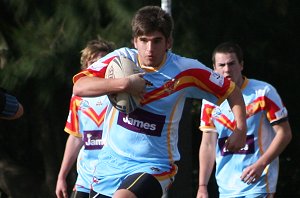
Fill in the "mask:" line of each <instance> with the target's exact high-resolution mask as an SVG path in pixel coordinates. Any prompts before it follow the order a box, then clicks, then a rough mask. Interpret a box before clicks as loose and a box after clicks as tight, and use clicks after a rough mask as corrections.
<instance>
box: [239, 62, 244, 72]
mask: <svg viewBox="0 0 300 198" xmlns="http://www.w3.org/2000/svg"><path fill="white" fill-rule="evenodd" d="M240 65H241V71H243V69H244V61H242V62H241V64H240Z"/></svg>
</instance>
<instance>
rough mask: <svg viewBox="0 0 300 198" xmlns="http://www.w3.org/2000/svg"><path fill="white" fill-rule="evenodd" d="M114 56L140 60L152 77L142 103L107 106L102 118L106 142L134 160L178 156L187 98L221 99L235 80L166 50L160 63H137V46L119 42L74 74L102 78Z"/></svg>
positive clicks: (167, 159) (164, 159)
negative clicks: (124, 109) (127, 108)
mask: <svg viewBox="0 0 300 198" xmlns="http://www.w3.org/2000/svg"><path fill="white" fill-rule="evenodd" d="M116 56H125V57H127V58H129V59H131V60H132V61H134V62H135V63H136V64H137V65H138V66H140V67H141V68H142V69H143V70H144V71H145V72H146V74H145V75H144V78H145V79H146V80H147V81H148V82H150V83H148V85H147V86H146V94H145V95H144V99H143V100H142V101H141V106H140V107H139V108H138V109H136V110H135V111H133V112H132V113H130V114H128V115H126V114H124V113H121V112H119V111H117V110H116V109H115V108H112V107H111V106H110V107H109V108H108V111H107V114H106V118H105V121H104V129H103V130H104V131H105V132H107V133H108V132H109V134H110V135H109V137H108V140H107V144H108V145H109V146H110V147H111V148H112V149H113V150H114V152H116V153H117V154H119V155H120V156H123V157H127V158H130V159H133V160H136V161H138V162H150V163H151V162H155V163H163V164H172V163H173V162H174V161H177V160H179V159H180V154H179V151H178V148H177V142H178V125H179V121H180V119H181V115H182V111H183V106H184V103H185V99H186V98H188V97H191V98H198V99H202V98H205V99H207V100H208V101H211V102H213V103H215V104H220V103H221V102H222V101H223V100H224V99H225V98H226V97H227V96H228V95H229V94H230V93H231V91H232V90H233V89H234V86H235V84H234V83H232V82H230V81H229V80H227V79H224V78H223V77H222V76H220V75H219V74H217V73H215V72H213V71H212V70H211V69H209V68H208V67H206V66H204V65H203V64H201V63H200V62H199V61H197V60H194V59H189V58H184V57H180V56H178V55H176V54H173V53H171V52H167V53H166V55H165V58H164V61H163V62H162V63H161V65H160V66H159V67H158V68H152V67H151V68H149V67H143V66H142V65H140V64H139V60H138V55H137V51H136V50H135V49H129V48H121V49H118V50H115V51H114V52H112V53H110V54H108V55H107V56H105V57H103V58H101V59H99V60H98V61H97V62H95V63H93V64H92V65H91V66H90V67H89V68H88V69H87V70H85V71H82V72H80V73H78V74H77V75H75V76H74V78H73V80H74V82H75V81H76V80H77V79H78V78H80V77H82V76H97V77H100V78H104V75H105V71H106V68H107V65H108V64H109V63H110V61H112V60H113V58H114V57H116Z"/></svg>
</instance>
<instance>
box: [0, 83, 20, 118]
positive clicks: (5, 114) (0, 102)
mask: <svg viewBox="0 0 300 198" xmlns="http://www.w3.org/2000/svg"><path fill="white" fill-rule="evenodd" d="M23 113H24V109H23V106H22V104H21V103H20V102H19V101H18V99H17V98H16V97H15V96H13V95H11V94H9V93H7V91H6V90H4V89H2V88H0V119H5V120H14V119H18V118H20V117H21V116H22V115H23Z"/></svg>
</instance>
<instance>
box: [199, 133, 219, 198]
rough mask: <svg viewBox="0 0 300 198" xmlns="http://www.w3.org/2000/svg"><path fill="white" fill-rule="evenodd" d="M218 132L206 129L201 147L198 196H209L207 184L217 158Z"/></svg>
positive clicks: (206, 197)
mask: <svg viewBox="0 0 300 198" xmlns="http://www.w3.org/2000/svg"><path fill="white" fill-rule="evenodd" d="M217 138H218V137H217V133H216V132H212V131H205V132H203V134H202V141H201V145H200V149H199V186H198V192H197V198H208V192H207V184H208V181H209V178H210V176H211V173H212V171H213V167H214V164H215V158H216V144H217Z"/></svg>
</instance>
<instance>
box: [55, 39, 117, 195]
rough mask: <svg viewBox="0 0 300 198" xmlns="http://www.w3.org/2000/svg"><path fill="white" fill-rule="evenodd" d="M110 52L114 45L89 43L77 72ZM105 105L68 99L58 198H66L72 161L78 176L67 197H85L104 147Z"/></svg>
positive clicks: (97, 100) (98, 101)
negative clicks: (64, 146) (65, 136)
mask: <svg viewBox="0 0 300 198" xmlns="http://www.w3.org/2000/svg"><path fill="white" fill-rule="evenodd" d="M113 49H114V44H113V43H110V42H107V41H105V40H101V39H97V40H92V41H89V42H88V44H87V46H86V47H85V48H84V49H83V50H82V51H81V59H80V63H81V69H82V70H85V69H86V68H87V67H88V66H89V65H90V64H92V63H93V62H95V61H97V60H98V59H99V58H101V57H103V56H105V55H106V54H107V53H109V52H111V51H113ZM107 104H108V99H107V97H106V96H101V97H93V98H88V97H79V96H74V95H73V96H72V98H71V102H70V111H69V116H68V120H67V123H66V126H65V131H66V132H67V133H69V134H70V135H69V137H68V140H67V142H66V148H65V153H64V157H63V161H62V164H61V169H60V172H59V174H58V178H57V184H56V195H57V197H58V198H66V197H68V194H67V182H66V177H67V175H68V174H69V172H70V170H71V168H72V166H73V164H74V163H75V161H76V159H77V173H78V176H77V181H76V184H75V187H74V189H73V190H74V191H73V192H72V195H71V197H73V198H88V197H89V192H90V183H91V181H92V178H93V177H92V176H93V175H92V173H93V171H94V166H95V163H96V161H97V160H98V154H99V150H100V149H102V147H103V143H104V140H103V138H104V134H103V133H102V127H103V126H102V124H103V118H104V114H105V111H106V108H107Z"/></svg>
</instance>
